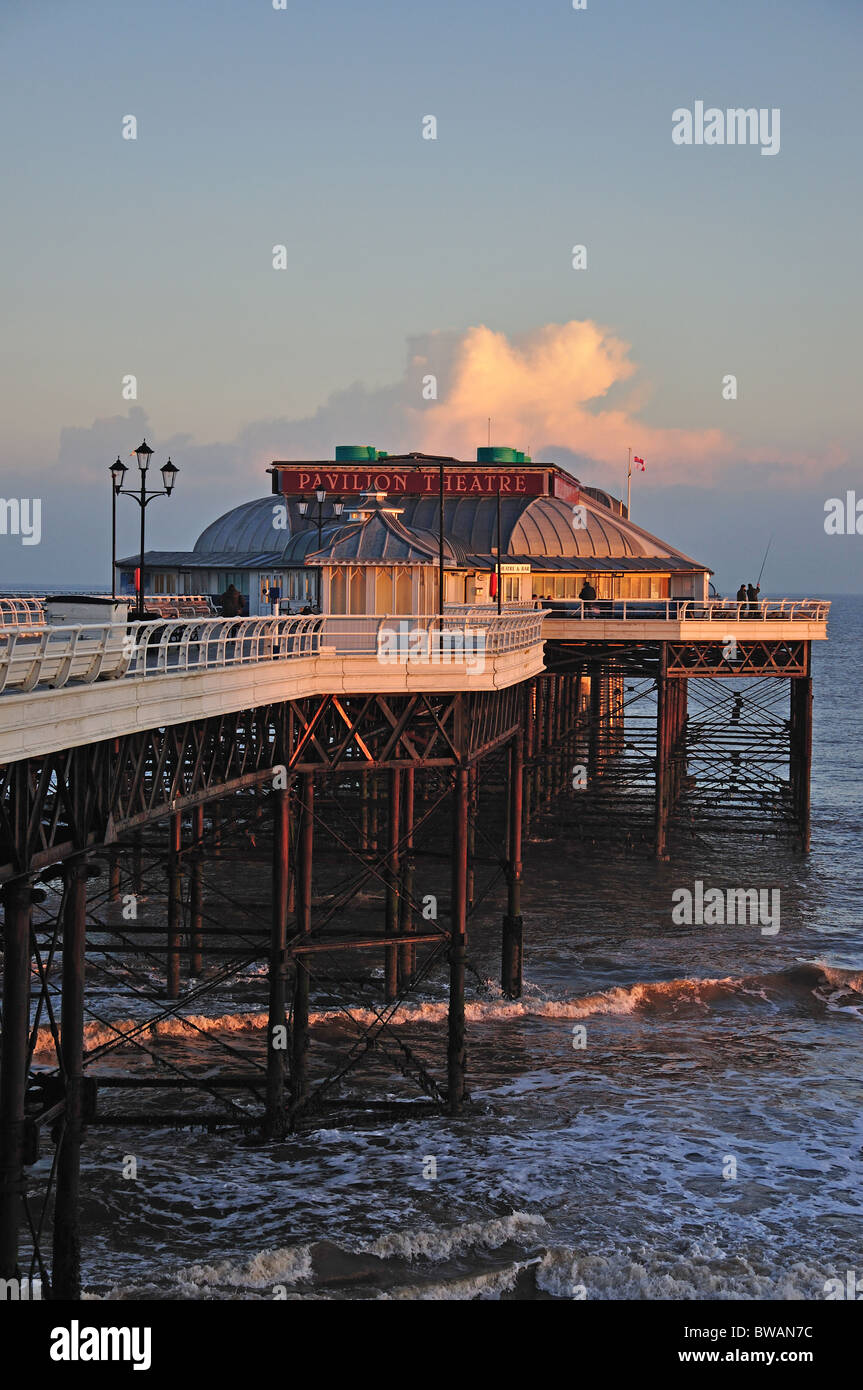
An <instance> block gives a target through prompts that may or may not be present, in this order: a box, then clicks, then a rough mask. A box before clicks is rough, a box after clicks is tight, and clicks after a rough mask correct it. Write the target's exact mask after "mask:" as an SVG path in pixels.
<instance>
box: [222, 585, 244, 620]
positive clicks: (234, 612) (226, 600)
mask: <svg viewBox="0 0 863 1390" xmlns="http://www.w3.org/2000/svg"><path fill="white" fill-rule="evenodd" d="M221 603H222V617H223V618H237V617H239V614H240V608H241V605H242V598H241V597H240V592H239V590H238V589H237V588H236V587H235V586H234V585H233V584H229V585H228V587H227V589H226V590H225V592H224V593H223V594H222V599H221Z"/></svg>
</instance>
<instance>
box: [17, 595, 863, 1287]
mask: <svg viewBox="0 0 863 1390" xmlns="http://www.w3.org/2000/svg"><path fill="white" fill-rule="evenodd" d="M814 647H815V651H814V678H815V723H814V753H813V778H812V847H811V852H810V853H809V855H808V856H804V855H802V854H801V853H800V852H799V850H798V849H797V848H795V846H794V844H793V843H792V842H791V840H790V839H784V838H782V837H780V838H778V839H777V838H775V837H769V838H768V837H762V836H760V835H757V834H751V835H748V836H747V835H724V836H722V837H715V838H712V837H711V835H710V833H709V827H706V828H704V827H703V828H702V829H703V833H702V834H701V835H700V836H699V837H698V838H697V839H695V840H690V841H685V840H684V841H682V842H678V841H675V842H674V844H673V848H672V856H671V858H670V860H669V861H668V862H664V863H660V862H657V861H655V860H653V859H652V858H650V857H649V856H648V855H646V854H644V853H639V852H637V851H633V850H632V848H626V847H625V846H623V845H620V846H618V845H616V844H611V843H610V844H608V845H598V846H597V845H585V844H584V843H582V842H580V841H577V840H576V839H575V838H573V837H572V836H571V835H570V832H569V831H568V829H567V827H566V824H565V818H562V823H561V828H560V829H559V830H556V829H555V826H554V823H553V822H552V824H551V827H550V828H549V823H548V820H547V818H546V820H544V821H543V822H542V826H541V829H540V831H538V832H537V833H536V834H535V835H534V837H533V838H532V839H531V840H530V841H529V842H528V844H527V845H526V847H525V876H524V890H523V912H524V918H525V985H524V994H523V997H522V999H520V1000H517V1001H509V1000H507V999H505V998H503V997H502V996H501V994H500V990H499V989H498V988H497V986H496V985H495V980H496V978H497V976H498V973H499V950H500V945H499V927H498V926H495V924H496V923H497V924H499V921H500V913H501V910H502V898H501V896H500V891H498V892H497V896H496V897H494V896H493V897H492V899H491V901H490V902H489V903H488V904H487V914H486V920H487V922H488V924H489V925H488V929H487V930H483V929H482V924H481V922H480V927H479V928H478V929H477V931H476V933H475V934H473V936H472V941H471V948H470V949H471V966H472V971H473V974H472V978H471V983H472V984H475V982H476V981H480V982H481V983H482V987H481V988H474V989H473V990H472V992H471V994H470V996H469V1004H468V1010H467V1016H468V1059H469V1087H470V1094H471V1105H470V1107H469V1108H468V1110H467V1111H466V1112H465V1113H464V1114H463V1115H461V1116H459V1117H457V1118H451V1117H448V1116H446V1115H441V1114H431V1113H423V1114H419V1115H405V1116H399V1115H397V1116H395V1117H393V1116H392V1115H383V1114H382V1115H379V1116H376V1115H375V1114H374V1113H372V1114H371V1115H366V1116H365V1117H363V1118H362V1119H361V1120H360V1121H358V1122H354V1120H353V1119H352V1120H351V1121H350V1122H347V1121H345V1120H344V1119H343V1116H342V1115H341V1114H340V1112H339V1111H338V1110H336V1111H335V1112H333V1113H326V1112H325V1113H324V1114H322V1115H321V1117H320V1120H319V1121H317V1122H315V1123H314V1124H312V1126H311V1127H309V1128H306V1129H304V1130H303V1131H302V1132H300V1133H297V1134H295V1135H289V1136H288V1137H287V1138H286V1139H284V1140H283V1141H273V1142H267V1143H265V1142H261V1141H260V1140H259V1139H258V1138H256V1137H255V1136H254V1135H247V1136H246V1137H243V1136H239V1137H238V1134H237V1132H236V1131H230V1130H218V1129H217V1130H214V1131H212V1132H210V1131H208V1130H207V1129H201V1128H196V1129H189V1128H186V1129H184V1128H176V1127H174V1126H173V1125H169V1124H165V1125H164V1126H159V1125H158V1123H156V1127H155V1128H143V1127H142V1128H133V1127H125V1128H124V1127H118V1128H111V1127H100V1128H94V1129H93V1130H91V1131H90V1132H89V1133H88V1136H87V1140H86V1142H85V1145H84V1149H83V1157H82V1163H83V1167H82V1187H83V1205H82V1245H83V1284H84V1288H85V1290H86V1294H85V1296H86V1297H87V1298H92V1299H137V1298H149V1299H166V1300H187V1299H219V1300H236V1299H248V1300H255V1299H267V1300H269V1299H274V1298H278V1299H288V1300H299V1301H302V1300H344V1299H359V1300H399V1299H400V1300H471V1299H475V1300H488V1299H502V1300H514V1301H515V1300H525V1299H530V1300H543V1299H546V1300H566V1301H571V1300H621V1299H643V1300H690V1299H694V1300H731V1299H752V1300H761V1299H788V1300H795V1299H822V1298H824V1297H825V1285H826V1284H827V1281H829V1280H830V1279H832V1278H837V1277H838V1278H839V1279H841V1280H842V1281H843V1284H844V1282H845V1280H846V1277H847V1272H848V1271H849V1270H850V1271H855V1272H856V1277H860V1276H861V1275H863V1245H861V1230H863V1223H861V1218H863V1181H862V1180H863V1086H861V1044H863V894H861V879H863V836H861V829H863V826H861V816H863V794H861V786H863V733H861V705H860V690H861V688H863V598H859V597H854V598H848V597H839V598H836V599H835V600H834V602H833V608H832V612H831V618H830V640H829V642H827V643H821V644H817V643H816V644H814ZM228 868H229V869H230V866H228ZM226 871H228V870H227V869H226ZM230 873H231V874H232V875H233V877H232V878H231V880H230V881H231V883H232V890H231V891H232V892H233V895H234V901H235V903H236V909H235V910H236V913H237V914H241V912H242V909H243V904H244V895H252V894H253V893H254V892H255V891H257V890H254V889H253V888H252V887H251V878H250V876H249V875H247V874H246V873H245V871H244V869H243V867H242V865H241V864H236V865H234V866H233V868H232V869H230ZM697 880H702V881H703V882H705V883H710V884H720V885H728V886H741V887H748V886H751V885H755V886H764V885H770V886H773V887H777V888H779V890H780V892H781V924H780V927H779V930H778V931H776V932H775V933H765V932H763V931H762V930H760V929H759V927H758V926H756V925H752V924H747V923H744V924H740V925H695V924H693V925H686V924H679V923H677V922H675V921H674V920H673V916H672V901H673V898H672V895H673V894H674V892H675V890H676V889H678V888H680V887H689V888H692V886H693V884H694V883H695V882H696V881H697ZM224 911H225V913H226V914H227V917H226V919H225V920H227V918H228V917H230V909H229V908H227V907H226V908H225V909H224ZM236 920H237V921H239V916H238V917H237V919H236ZM115 964H117V965H118V968H119V969H120V970H121V972H122V968H123V962H122V960H119V961H115ZM127 964H128V963H127ZM129 968H130V971H131V969H132V967H131V966H130V967H129ZM142 968H143V967H142V966H141V964H140V962H139V963H138V964H136V965H135V967H134V969H135V970H136V971H138V972H139V973H138V976H136V978H138V979H140V970H141V969H142ZM264 969H265V966H264V965H263V964H259V965H256V966H252V967H250V968H249V970H248V971H246V972H245V973H242V974H241V975H239V976H237V977H234V978H232V979H230V980H228V981H226V982H225V984H224V986H222V987H218V988H215V989H214V990H211V992H210V993H209V994H208V995H207V996H206V998H205V999H204V1000H202V1004H201V1008H200V1011H199V1013H198V1014H197V1015H196V1016H195V1021H194V1026H193V1027H191V1028H190V1027H189V1026H187V1025H180V1024H178V1023H176V1022H175V1021H172V1020H171V1019H166V1020H165V1022H164V1023H163V1024H162V1025H160V1026H158V1027H156V1028H155V1029H153V1030H151V1031H150V1032H149V1033H148V1034H147V1045H148V1047H149V1048H150V1049H152V1050H153V1051H154V1052H155V1053H156V1054H157V1057H156V1060H155V1061H154V1059H153V1056H152V1055H151V1054H148V1055H147V1056H146V1057H145V1058H143V1060H142V1062H141V1065H142V1066H143V1067H150V1068H151V1069H152V1068H154V1067H155V1068H157V1069H158V1067H159V1066H160V1065H161V1066H162V1067H163V1068H164V1069H165V1070H168V1069H170V1068H171V1066H182V1067H186V1066H188V1067H198V1068H199V1069H200V1068H201V1067H203V1068H204V1069H205V1070H206V1068H207V1067H208V1066H209V1059H210V1056H211V1054H210V1053H209V1052H208V1051H207V1048H208V1047H209V1046H210V1045H211V1043H212V1042H213V1040H214V1039H215V1038H218V1039H220V1040H221V1041H222V1042H224V1043H226V1044H227V1045H229V1046H233V1047H235V1048H236V1050H237V1059H238V1060H237V1061H236V1063H235V1065H236V1068H237V1069H240V1070H242V1060H243V1057H244V1055H245V1049H248V1048H251V1047H252V1046H254V1047H255V1048H256V1049H257V1055H258V1056H260V1048H261V1039H262V1036H263V1034H262V1029H263V1027H264V1025H265V1022H266V1017H265V1013H264V1012H263V1011H264V1010H265V1008H266V994H265V990H266V983H265V979H264V975H263V972H264ZM118 978H119V976H118V975H117V974H116V973H115V974H114V975H113V976H112V977H111V979H110V980H104V981H100V979H99V977H98V976H94V975H93V974H92V972H91V974H90V978H89V981H88V1004H89V1005H90V1006H91V1007H92V1009H93V1010H94V1012H95V1015H97V1016H98V1017H97V1018H95V1017H94V1016H93V1015H91V1018H90V1021H89V1023H88V1046H91V1047H92V1046H95V1045H97V1044H98V1043H99V1041H100V1039H102V1040H104V1039H105V1038H109V1037H110V1024H111V1023H112V1022H116V1021H117V1020H118V1019H125V1018H129V1017H135V1016H136V1015H135V1010H134V1008H132V1009H131V1012H130V1002H129V997H128V995H125V994H124V993H123V992H122V991H121V990H120V989H119V987H118V985H117V980H118ZM154 978H155V977H154ZM129 979H130V980H132V975H131V974H130V975H129ZM312 1006H313V1022H315V1024H316V1030H317V1031H318V1032H320V1033H321V1034H322V1036H323V1038H324V1045H325V1046H326V1045H328V1043H332V1044H333V1045H334V1044H335V1042H336V1041H337V1040H338V1033H339V1029H340V1027H341V1024H340V1022H339V1018H338V1008H337V1007H335V1006H334V1005H333V1003H332V1001H331V1000H330V1001H329V1002H328V1001H327V1000H320V999H317V998H316V996H314V995H313V1001H312ZM140 1007H141V1010H143V1011H146V1010H145V1009H144V1005H143V1004H141V1005H140ZM150 1012H152V1009H150ZM399 1017H401V1018H403V1020H404V1021H403V1022H402V1023H400V1024H399V1023H397V1024H396V1025H395V1026H394V1029H393V1030H392V1031H393V1032H394V1033H397V1032H398V1030H399V1028H400V1027H401V1028H403V1029H404V1031H405V1036H406V1037H407V1036H408V1034H409V1033H410V1036H411V1037H412V1038H413V1037H415V1036H417V1035H418V1036H419V1037H420V1040H421V1041H422V1039H423V1037H425V1038H427V1039H428V1040H432V1039H433V1038H436V1039H437V1040H438V1041H439V1040H440V1038H441V1037H442V1035H443V1030H444V1029H445V1018H446V981H445V977H444V976H443V974H440V975H439V976H435V977H432V978H431V979H430V980H429V982H428V983H427V984H424V986H423V988H422V990H421V991H420V993H419V997H418V998H417V1000H416V1001H415V1002H412V1003H409V1004H408V1005H407V1006H406V1007H405V1009H404V1011H403V1014H402V1015H400V1016H399ZM99 1020H102V1022H101V1023H100V1022H99ZM37 1060H39V1057H38V1056H37ZM42 1060H43V1061H45V1062H47V1061H48V1060H49V1059H48V1057H47V1055H45V1056H44V1057H43V1058H42ZM97 1069H99V1068H97ZM101 1069H103V1070H104V1068H101ZM212 1074H213V1075H215V1074H216V1073H215V1061H214V1063H213V1072H212ZM378 1079H380V1078H378ZM380 1093H381V1092H380V1088H379V1089H378V1094H380ZM125 1099H128V1098H125ZM136 1102H137V1103H138V1104H139V1105H143V1106H144V1107H147V1106H150V1107H151V1110H150V1113H151V1117H152V1118H153V1119H154V1120H155V1118H156V1117H157V1115H158V1113H159V1112H158V1109H157V1107H158V1105H159V1104H161V1105H168V1106H169V1107H173V1108H176V1104H177V1102H176V1098H175V1097H173V1096H172V1097H170V1098H169V1100H168V1101H167V1102H165V1101H164V1100H162V1101H157V1099H156V1095H155V1093H153V1096H152V1099H148V1097H147V1094H144V1096H143V1100H141V1099H140V1098H137V1097H136Z"/></svg>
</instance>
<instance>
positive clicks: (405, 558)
mask: <svg viewBox="0 0 863 1390" xmlns="http://www.w3.org/2000/svg"><path fill="white" fill-rule="evenodd" d="M330 537H331V539H330V541H329V544H327V545H324V546H322V547H321V548H320V550H318V549H317V539H318V538H317V533H315V534H314V535H313V538H312V539H313V542H314V549H312V548H309V549H307V550H305V551H304V552H303V553H304V556H306V557H307V563H308V564H310V565H329V564H333V563H336V562H338V561H344V562H350V563H351V564H355V565H373V564H385V563H389V564H404V565H436V564H437V563H438V558H439V552H438V537H437V536H436V535H434V534H433V533H432V532H431V531H426V530H425V529H423V528H418V527H412V528H410V529H409V528H408V527H407V526H404V525H403V524H402V522H401V521H400V520H399V518H398V517H397V516H393V515H392V514H391V513H389V512H387V511H384V510H375V511H373V512H372V514H371V516H369V517H368V518H367V519H366V520H365V521H352V522H349V523H348V524H347V525H346V526H344V525H343V526H340V527H339V528H338V529H334V530H332V531H331V532H330ZM303 539H305V537H304V536H297V537H296V541H297V542H300V541H301V540H303ZM289 553H290V555H291V556H292V557H293V554H294V548H293V543H292V544H291V545H290V546H288V547H287V549H286V551H285V554H286V556H287V555H288V554H289ZM444 560H445V562H446V561H448V562H449V563H450V564H462V563H463V562H464V553H463V551H462V550H461V547H460V546H457V545H453V544H452V543H451V542H450V541H449V540H448V539H447V538H446V537H444Z"/></svg>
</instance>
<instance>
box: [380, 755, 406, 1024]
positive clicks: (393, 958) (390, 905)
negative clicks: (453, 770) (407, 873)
mask: <svg viewBox="0 0 863 1390" xmlns="http://www.w3.org/2000/svg"><path fill="white" fill-rule="evenodd" d="M401 791H402V775H401V770H400V769H399V768H397V767H394V768H392V770H391V771H390V815H389V832H390V836H389V840H390V843H389V854H388V855H387V873H386V885H387V888H386V922H385V931H386V934H387V936H395V935H396V934H397V933H398V929H399V839H400V838H401ZM384 956H385V959H384V988H385V997H386V1001H387V1003H388V1004H391V1003H392V1001H393V1000H394V999H397V998H398V992H399V988H398V977H399V948H398V946H395V945H394V946H387V948H386V951H385V953H384Z"/></svg>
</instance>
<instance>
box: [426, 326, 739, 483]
mask: <svg viewBox="0 0 863 1390" xmlns="http://www.w3.org/2000/svg"><path fill="white" fill-rule="evenodd" d="M629 351H630V349H629V344H627V343H625V342H623V341H622V340H621V339H619V338H616V337H614V335H613V334H611V333H610V332H609V331H608V330H607V329H604V328H602V327H601V326H600V325H598V324H596V323H593V322H591V321H590V320H584V321H579V320H573V321H571V322H569V323H563V324H546V325H545V326H544V327H543V328H540V329H538V330H537V331H536V332H534V333H531V334H530V335H529V336H526V337H523V338H520V339H518V340H515V341H510V340H509V339H508V338H507V337H506V335H505V334H503V333H496V332H494V331H493V330H492V329H490V328H486V327H485V326H484V325H479V326H478V327H475V328H470V329H468V331H467V332H466V333H465V334H464V336H463V338H462V340H461V343H460V345H459V347H458V349H457V352H456V357H455V361H454V363H453V367H452V373H451V375H452V382H451V386H450V389H449V391H448V392H447V394H446V396H445V398H443V399H441V400H439V402H438V403H437V404H436V405H433V406H430V407H429V408H428V410H425V411H423V410H420V409H417V410H415V411H413V412H412V414H413V416H414V418H415V420H416V424H417V432H418V433H419V435H420V437H421V439H422V448H423V449H424V450H426V451H428V452H434V451H436V450H441V451H442V452H444V453H451V454H455V455H456V456H464V455H467V457H470V454H469V453H468V450H472V449H473V448H475V447H476V444H477V443H478V442H484V441H485V439H486V429H487V420H488V417H489V416H491V419H492V430H493V439H494V440H497V441H498V442H499V443H501V444H503V443H506V444H508V445H510V446H511V447H513V448H516V449H527V448H530V449H531V451H532V453H533V457H534V458H548V457H553V456H554V454H555V451H559V450H561V449H565V450H567V451H568V452H570V453H576V454H579V455H581V456H583V457H586V458H590V459H595V460H597V461H598V462H601V463H614V464H615V465H618V466H619V464H620V460H621V459H624V460H625V459H626V450H627V448H628V447H629V446H630V445H633V444H634V445H635V449H636V452H638V453H639V454H642V455H645V456H646V455H647V454H650V457H651V466H652V468H653V469H655V474H654V476H655V477H657V479H658V480H659V481H673V480H674V479H675V478H679V477H680V476H681V473H680V470H681V468H682V467H684V466H685V468H686V469H687V476H688V477H690V478H691V476H692V469H693V468H696V469H703V470H704V471H706V470H707V468H708V467H709V465H710V464H711V463H712V462H714V461H715V460H716V459H717V458H719V457H720V456H722V455H726V454H728V453H729V452H730V451H731V449H732V447H733V446H732V444H731V442H730V441H729V440H728V439H727V437H726V436H725V435H724V434H723V433H722V432H721V431H720V430H717V429H709V430H681V429H674V428H668V429H657V428H656V427H653V426H648V425H645V424H643V423H641V422H640V421H639V420H638V419H637V418H636V417H635V415H634V413H633V410H632V407H631V406H630V407H627V406H626V405H613V406H612V405H610V404H608V403H606V404H604V405H603V401H604V399H605V398H606V397H608V395H609V393H610V392H611V391H612V390H613V389H614V388H618V387H620V386H621V385H622V384H623V383H625V382H627V381H629V380H630V378H632V377H633V376H634V375H635V372H636V366H635V364H634V363H633V362H632V361H631V360H630V358H629Z"/></svg>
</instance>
